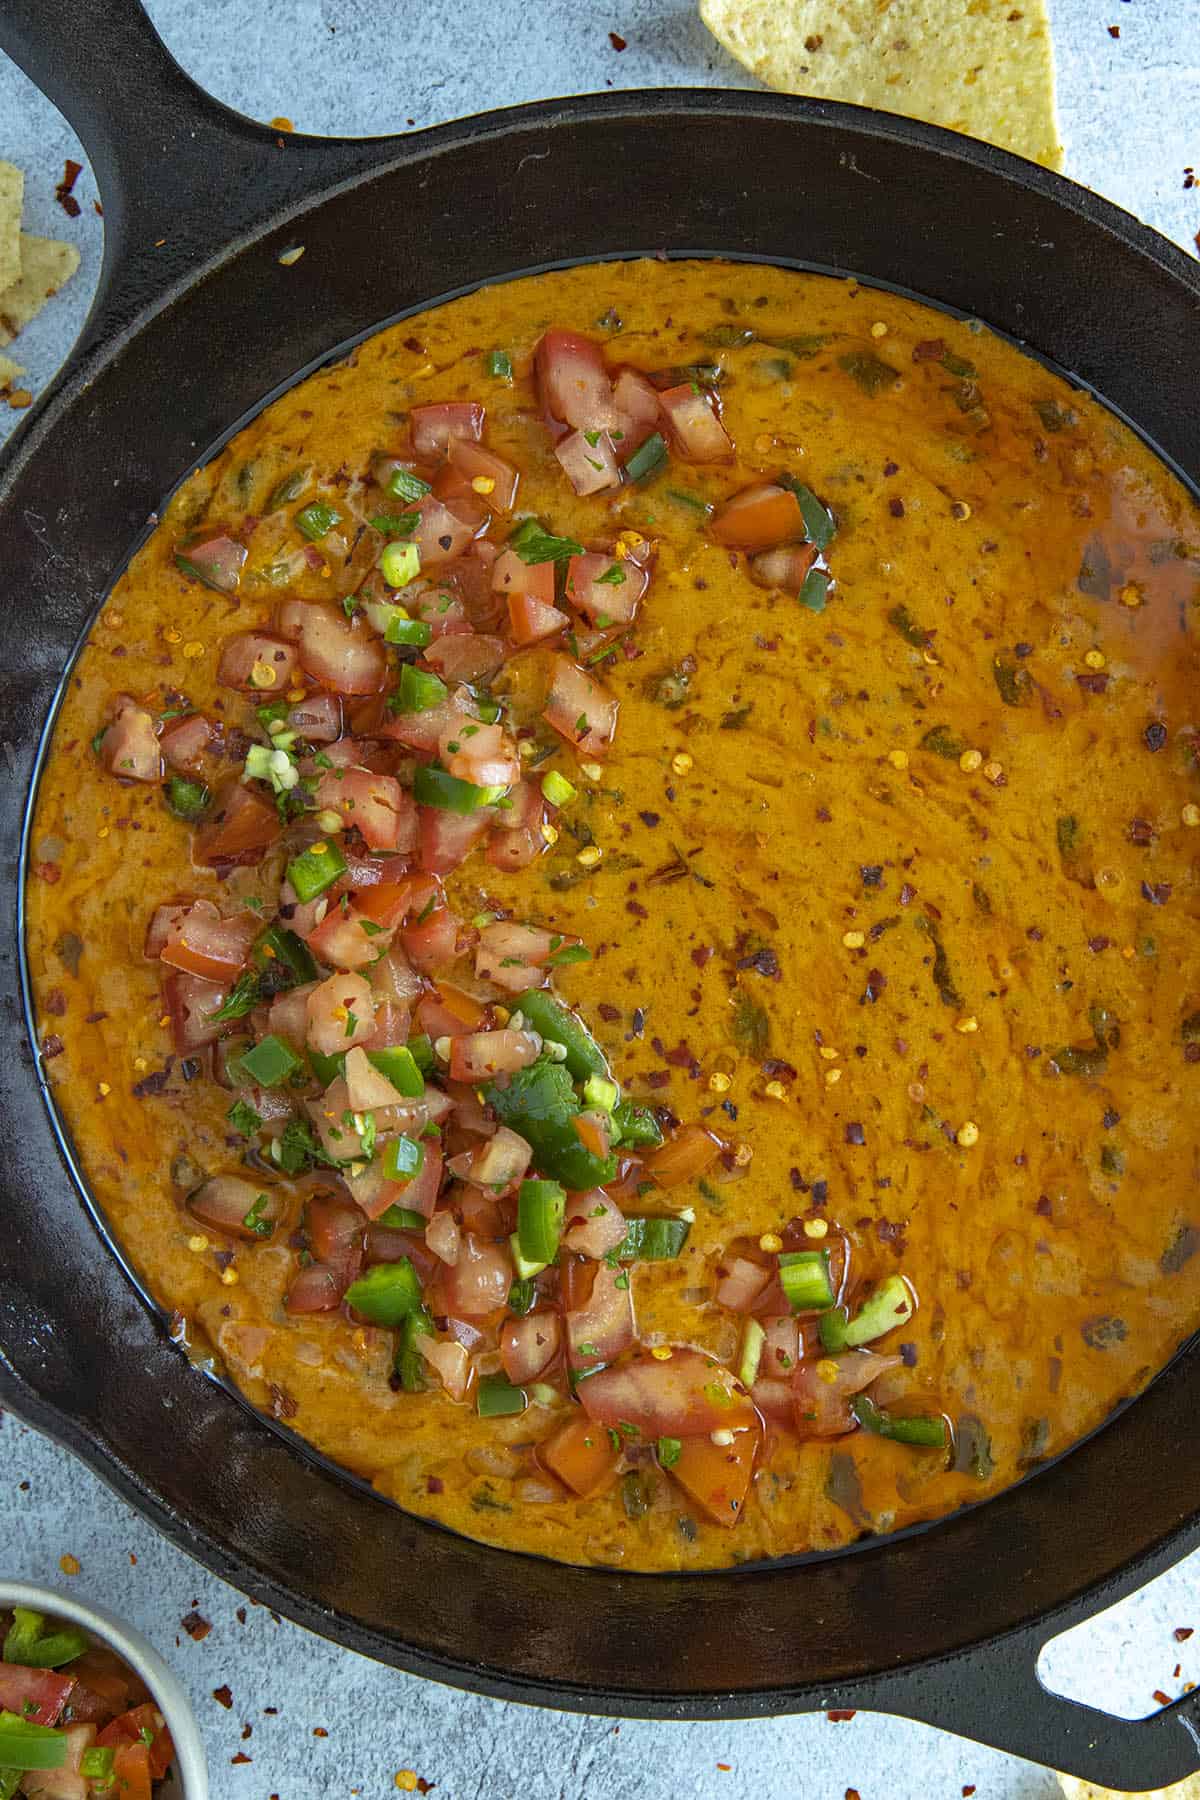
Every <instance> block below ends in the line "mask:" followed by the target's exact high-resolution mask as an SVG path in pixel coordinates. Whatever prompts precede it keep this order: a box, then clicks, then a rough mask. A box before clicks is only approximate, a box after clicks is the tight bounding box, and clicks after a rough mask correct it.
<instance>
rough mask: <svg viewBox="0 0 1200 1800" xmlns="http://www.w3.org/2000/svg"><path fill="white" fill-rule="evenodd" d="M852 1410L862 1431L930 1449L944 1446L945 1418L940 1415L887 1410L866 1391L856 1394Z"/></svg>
mask: <svg viewBox="0 0 1200 1800" xmlns="http://www.w3.org/2000/svg"><path fill="white" fill-rule="evenodd" d="M850 1410H851V1412H852V1413H853V1414H854V1416H855V1418H856V1419H857V1420H858V1422H859V1424H860V1425H861V1426H862V1428H863V1430H864V1431H870V1432H873V1433H874V1434H875V1436H876V1437H885V1438H891V1439H892V1440H893V1442H894V1443H897V1444H916V1445H919V1446H921V1447H923V1448H928V1449H931V1450H943V1449H945V1446H946V1421H945V1419H943V1418H942V1417H941V1415H940V1414H932V1413H908V1414H904V1413H899V1414H897V1413H890V1412H884V1411H883V1409H882V1407H879V1406H876V1404H875V1402H874V1401H873V1400H871V1399H869V1398H868V1396H867V1395H866V1394H855V1396H854V1398H853V1400H852V1401H851V1402H850Z"/></svg>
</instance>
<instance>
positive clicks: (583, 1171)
mask: <svg viewBox="0 0 1200 1800" xmlns="http://www.w3.org/2000/svg"><path fill="white" fill-rule="evenodd" d="M484 1094H485V1097H486V1099H487V1102H488V1104H489V1105H490V1107H491V1108H492V1111H493V1112H494V1113H495V1115H496V1117H497V1118H498V1119H499V1120H500V1121H501V1123H502V1124H504V1125H508V1126H509V1127H510V1128H511V1129H512V1130H513V1131H515V1132H516V1133H517V1135H518V1136H519V1137H523V1138H524V1139H525V1141H526V1143H527V1144H529V1145H530V1147H531V1149H532V1151H533V1162H534V1167H535V1168H536V1169H537V1170H538V1171H539V1173H540V1174H542V1175H543V1176H544V1177H545V1178H546V1179H547V1180H550V1181H559V1182H561V1183H562V1185H563V1186H564V1187H565V1188H567V1189H568V1190H574V1189H582V1188H593V1187H602V1186H603V1185H604V1183H605V1182H606V1181H611V1180H612V1179H613V1177H614V1176H615V1175H616V1172H617V1159H616V1157H615V1156H613V1155H611V1154H610V1155H608V1156H596V1155H595V1154H594V1153H593V1152H592V1151H591V1150H588V1149H585V1147H584V1145H583V1144H582V1143H581V1142H580V1139H579V1137H578V1135H577V1133H576V1131H575V1127H574V1124H573V1121H574V1120H575V1119H576V1118H577V1117H578V1116H579V1113H580V1111H581V1110H582V1109H581V1107H580V1104H579V1101H578V1099H577V1097H576V1094H575V1090H574V1088H573V1086H572V1084H571V1077H570V1075H569V1073H568V1072H567V1069H566V1067H565V1066H564V1065H563V1064H562V1063H551V1062H536V1063H533V1064H531V1065H530V1067H529V1068H526V1069H518V1070H517V1072H516V1074H515V1075H513V1076H511V1077H510V1078H509V1079H508V1080H507V1081H506V1082H505V1084H504V1085H503V1086H502V1085H501V1084H500V1083H499V1082H489V1083H488V1084H487V1086H486V1087H485V1088H484Z"/></svg>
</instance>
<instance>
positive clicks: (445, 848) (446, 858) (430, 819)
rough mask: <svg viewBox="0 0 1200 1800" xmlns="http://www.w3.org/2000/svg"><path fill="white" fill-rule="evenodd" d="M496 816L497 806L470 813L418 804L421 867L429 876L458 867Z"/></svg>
mask: <svg viewBox="0 0 1200 1800" xmlns="http://www.w3.org/2000/svg"><path fill="white" fill-rule="evenodd" d="M495 817H496V809H495V807H492V806H481V807H479V808H478V809H477V810H476V811H475V812H470V813H452V812H443V810H442V809H441V807H439V806H418V808H417V838H418V853H417V861H418V862H419V864H420V866H421V868H423V869H426V870H428V872H429V873H430V874H431V875H448V874H449V873H450V871H451V869H457V867H458V865H459V863H461V862H465V861H466V859H467V857H468V856H469V854H470V852H471V850H472V849H473V848H474V846H475V845H476V844H477V843H478V842H479V840H480V838H481V837H483V836H484V834H485V833H486V831H487V830H488V827H489V826H490V825H491V823H492V820H493V819H494V818H495ZM407 942H408V940H407V938H406V939H405V943H406V944H407Z"/></svg>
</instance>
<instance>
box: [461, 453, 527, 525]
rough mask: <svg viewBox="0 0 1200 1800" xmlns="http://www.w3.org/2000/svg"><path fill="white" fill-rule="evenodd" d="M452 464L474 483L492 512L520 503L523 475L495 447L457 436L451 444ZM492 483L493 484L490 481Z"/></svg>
mask: <svg viewBox="0 0 1200 1800" xmlns="http://www.w3.org/2000/svg"><path fill="white" fill-rule="evenodd" d="M450 466H451V468H453V469H458V470H459V471H460V472H461V473H462V474H463V475H465V476H466V477H467V480H468V481H469V482H470V483H471V488H472V492H474V493H476V494H478V495H479V498H480V499H481V500H482V501H483V504H484V505H485V506H486V507H487V508H488V510H489V511H490V512H495V513H510V512H511V511H512V509H513V507H514V506H515V505H516V503H517V488H518V485H519V484H520V480H521V477H520V474H519V473H518V471H517V470H516V469H514V467H513V465H512V464H511V463H509V462H505V460H504V458H503V457H502V456H497V455H496V454H495V452H494V451H492V450H485V449H483V448H482V446H481V445H479V444H473V443H467V442H466V441H465V440H464V439H463V438H456V439H455V440H454V441H453V442H452V443H451V445H450ZM488 482H491V483H492V484H493V485H492V486H491V487H488V486H487V483H488Z"/></svg>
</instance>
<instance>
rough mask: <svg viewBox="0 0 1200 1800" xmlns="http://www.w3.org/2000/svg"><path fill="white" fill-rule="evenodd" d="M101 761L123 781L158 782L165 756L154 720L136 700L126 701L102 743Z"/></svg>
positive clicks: (123, 702)
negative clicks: (136, 704) (163, 755)
mask: <svg viewBox="0 0 1200 1800" xmlns="http://www.w3.org/2000/svg"><path fill="white" fill-rule="evenodd" d="M100 761H101V762H102V763H103V764H104V766H105V768H106V769H107V770H109V772H110V773H111V774H113V775H119V776H120V778H121V779H122V781H157V780H158V779H159V777H160V776H161V774H162V755H161V753H160V751H159V747H158V738H157V736H156V735H155V730H154V720H153V719H152V718H151V716H150V714H149V713H148V712H144V711H143V710H142V708H141V707H140V706H135V704H134V702H133V701H132V700H123V701H122V703H121V706H120V708H119V710H118V712H117V716H116V718H115V719H114V720H113V722H112V724H111V725H110V726H109V727H108V730H107V731H106V732H105V733H104V736H103V737H102V738H101V740H100Z"/></svg>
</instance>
